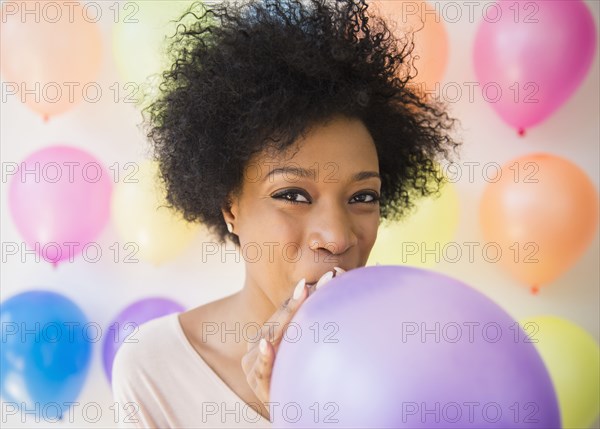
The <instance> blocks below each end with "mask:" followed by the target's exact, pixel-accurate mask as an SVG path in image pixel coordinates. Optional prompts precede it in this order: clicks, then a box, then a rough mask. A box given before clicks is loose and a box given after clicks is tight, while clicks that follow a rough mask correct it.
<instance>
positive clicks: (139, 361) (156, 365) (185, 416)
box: [112, 313, 271, 429]
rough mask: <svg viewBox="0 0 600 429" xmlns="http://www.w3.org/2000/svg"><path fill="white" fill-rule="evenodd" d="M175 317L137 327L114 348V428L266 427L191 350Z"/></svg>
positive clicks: (264, 421) (265, 421) (268, 426)
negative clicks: (117, 409)
mask: <svg viewBox="0 0 600 429" xmlns="http://www.w3.org/2000/svg"><path fill="white" fill-rule="evenodd" d="M178 316H179V315H178V314H177V313H173V314H169V315H167V316H163V317H160V318H157V319H153V320H151V321H149V322H146V323H144V324H142V325H141V326H140V327H139V330H138V331H137V332H136V333H135V334H133V335H131V336H130V337H129V339H128V341H135V340H137V342H127V343H123V344H122V346H121V347H120V348H119V350H118V352H117V354H116V356H115V359H114V364H113V370H112V390H113V396H114V400H115V402H118V404H117V406H118V407H119V411H120V412H119V414H118V415H119V423H118V424H119V427H122V428H125V427H135V428H140V427H152V428H204V427H206V428H257V429H258V428H260V429H262V428H271V423H270V422H269V421H268V420H267V419H265V418H264V417H263V416H261V415H260V414H259V413H257V412H256V411H255V410H254V409H253V408H252V407H251V406H250V405H248V404H246V403H245V402H244V401H243V400H242V399H241V398H240V397H239V396H238V395H237V394H236V393H235V392H234V391H233V390H231V388H230V387H229V386H228V385H227V384H226V383H225V382H224V381H223V380H222V379H221V378H220V377H219V376H218V375H217V374H216V373H215V372H214V371H213V370H212V369H211V368H210V367H209V366H208V364H207V363H206V361H204V359H202V357H201V356H200V355H199V354H198V352H196V350H195V349H194V347H193V346H192V345H191V344H190V342H189V341H188V339H187V338H186V336H185V333H184V332H183V329H182V328H181V324H180V323H179V317H178ZM128 403H130V404H128Z"/></svg>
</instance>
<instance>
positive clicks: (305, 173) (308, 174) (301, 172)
mask: <svg viewBox="0 0 600 429" xmlns="http://www.w3.org/2000/svg"><path fill="white" fill-rule="evenodd" d="M287 173H290V174H293V175H295V176H299V177H302V178H308V179H313V180H314V178H315V171H314V170H307V169H305V168H301V167H278V168H274V169H273V170H271V171H269V173H268V174H267V175H266V176H265V177H264V179H263V181H266V180H267V178H269V177H272V176H274V175H275V174H287ZM371 177H376V178H378V179H380V180H381V176H380V175H379V173H378V172H376V171H360V172H358V173H355V174H354V175H352V177H351V179H350V181H351V182H360V181H361V180H366V179H370V178H371Z"/></svg>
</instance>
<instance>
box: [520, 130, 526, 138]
mask: <svg viewBox="0 0 600 429" xmlns="http://www.w3.org/2000/svg"><path fill="white" fill-rule="evenodd" d="M524 135H525V128H519V137H523V136H524Z"/></svg>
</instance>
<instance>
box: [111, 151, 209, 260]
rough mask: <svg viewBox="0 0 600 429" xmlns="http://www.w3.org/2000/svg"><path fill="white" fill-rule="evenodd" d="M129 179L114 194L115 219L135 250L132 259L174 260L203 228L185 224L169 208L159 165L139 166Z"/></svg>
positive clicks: (120, 184) (120, 232)
mask: <svg viewBox="0 0 600 429" xmlns="http://www.w3.org/2000/svg"><path fill="white" fill-rule="evenodd" d="M129 176H130V177H128V178H126V179H124V180H123V181H121V182H120V183H118V184H117V186H115V189H114V192H113V200H112V218H113V221H114V223H115V225H116V228H117V231H118V233H119V235H120V237H121V239H122V240H124V243H133V245H134V246H136V250H137V252H136V254H135V255H132V256H134V257H136V256H139V258H141V259H144V260H147V261H150V262H152V263H153V264H155V265H159V264H161V263H163V262H165V261H167V260H170V259H173V258H175V257H176V256H178V255H179V254H181V253H182V252H183V250H185V248H186V247H188V245H189V244H190V243H191V242H192V240H193V239H194V238H195V236H196V234H197V233H198V232H199V230H200V228H201V226H200V224H194V223H190V222H186V221H185V220H184V219H183V217H182V216H180V215H178V214H177V213H176V212H174V211H173V210H171V209H169V208H168V207H166V205H167V202H166V199H165V189H164V186H163V184H162V182H160V180H159V179H158V165H157V164H156V162H154V161H149V160H146V161H142V162H140V163H139V168H138V170H137V171H135V172H133V174H130V175H129ZM133 182H136V183H133Z"/></svg>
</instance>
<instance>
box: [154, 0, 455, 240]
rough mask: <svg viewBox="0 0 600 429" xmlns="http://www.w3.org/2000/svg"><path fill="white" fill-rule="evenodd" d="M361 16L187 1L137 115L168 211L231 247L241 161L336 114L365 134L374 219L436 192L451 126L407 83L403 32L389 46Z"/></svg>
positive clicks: (397, 214) (362, 9) (280, 5)
mask: <svg viewBox="0 0 600 429" xmlns="http://www.w3.org/2000/svg"><path fill="white" fill-rule="evenodd" d="M368 9H369V6H368V4H367V3H366V1H365V0H303V1H296V0H247V1H244V2H242V3H238V2H234V3H231V2H223V3H221V4H217V5H213V6H206V5H203V4H202V3H197V4H194V5H193V6H192V7H191V8H190V9H189V10H188V11H187V12H186V14H185V15H184V16H182V17H181V18H180V20H179V21H180V23H179V24H178V27H177V31H176V32H175V34H174V35H173V36H172V39H173V40H172V41H171V43H170V49H169V52H170V54H171V60H172V67H171V68H170V69H169V70H167V71H165V72H164V73H162V81H161V84H160V87H159V92H158V97H156V99H154V100H152V102H151V103H150V104H149V105H148V107H146V108H145V109H144V112H146V113H148V114H149V116H148V117H146V120H145V123H146V126H147V133H148V138H149V139H150V141H151V143H152V148H153V149H154V151H153V156H154V159H155V160H156V161H158V165H159V171H160V177H161V179H162V181H163V182H164V184H165V187H166V192H167V195H166V199H167V202H168V204H169V206H170V207H171V208H174V209H176V210H178V211H180V212H181V214H182V215H183V217H184V218H185V219H186V220H187V221H190V222H193V221H199V222H202V223H203V224H204V225H205V226H206V227H207V228H208V229H209V230H210V231H211V232H212V233H214V234H216V236H217V238H218V239H219V241H220V243H221V244H223V243H224V242H225V240H226V239H227V238H228V239H229V240H231V241H232V242H233V243H234V244H235V245H236V246H239V240H238V238H237V236H236V235H235V234H230V233H228V231H227V228H226V225H225V222H224V220H223V215H222V213H221V209H222V208H223V207H225V206H226V205H227V204H228V203H227V197H228V195H229V194H230V193H235V192H238V191H239V190H240V189H241V186H242V183H243V171H244V168H245V167H246V165H247V163H248V161H249V160H250V158H251V157H252V156H253V155H254V154H256V153H260V152H262V151H263V150H265V149H267V148H268V149H272V148H274V149H275V150H278V151H284V150H286V149H287V148H288V147H289V146H291V145H292V144H293V143H294V142H295V141H296V140H297V139H298V138H299V137H303V136H304V135H305V133H306V132H308V130H309V129H310V128H311V127H313V126H316V125H320V124H325V123H327V122H328V120H330V119H331V118H333V117H335V116H338V115H344V116H346V117H349V118H356V119H360V120H362V121H363V123H364V124H365V126H366V127H367V129H368V130H369V132H370V133H371V136H372V137H373V140H374V142H375V145H376V150H377V154H378V158H379V171H380V175H381V179H382V184H381V195H380V196H381V199H380V220H387V221H393V220H399V219H400V218H401V217H402V216H403V215H404V214H406V212H407V210H410V209H411V208H412V207H413V206H414V200H415V199H416V198H418V197H423V196H428V195H432V194H436V193H438V192H439V189H440V185H441V184H442V183H443V182H444V180H445V179H444V177H443V175H442V174H441V172H440V169H439V168H438V167H437V162H440V161H442V160H445V159H446V160H447V159H450V158H451V157H452V154H453V153H455V152H456V148H457V147H458V146H459V144H460V143H458V142H456V141H455V140H453V139H452V138H451V137H450V131H451V130H452V129H453V127H454V125H455V122H456V119H453V118H450V117H449V116H448V114H447V113H446V106H445V105H444V104H442V103H441V102H439V101H436V100H432V99H429V98H428V97H425V96H423V95H422V94H420V93H419V91H418V90H417V89H416V88H417V86H416V85H412V84H411V83H412V82H411V80H412V79H414V77H415V76H416V74H411V72H412V71H413V69H414V66H413V64H412V63H413V61H412V60H414V58H412V57H411V52H412V50H413V49H414V43H413V37H412V36H413V34H412V33H406V35H405V36H403V37H402V38H398V37H395V36H394V34H393V33H392V31H391V30H390V27H389V24H388V23H386V21H385V20H384V19H383V18H381V17H379V16H377V15H376V14H373V13H372V8H371V10H368ZM190 17H192V19H189V18H190ZM184 18H185V23H184ZM190 21H191V22H190ZM409 36H410V37H409ZM414 70H416V69H414Z"/></svg>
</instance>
